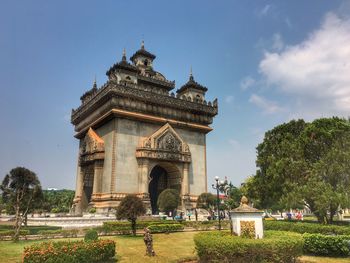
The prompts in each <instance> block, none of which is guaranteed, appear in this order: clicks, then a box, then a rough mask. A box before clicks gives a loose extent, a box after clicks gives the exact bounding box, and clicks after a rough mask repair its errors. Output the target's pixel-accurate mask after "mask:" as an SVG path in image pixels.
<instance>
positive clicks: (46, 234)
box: [38, 229, 79, 238]
mask: <svg viewBox="0 0 350 263" xmlns="http://www.w3.org/2000/svg"><path fill="white" fill-rule="evenodd" d="M78 232H79V230H78V229H58V230H40V231H38V235H42V236H43V238H54V237H55V236H61V235H62V236H63V237H77V236H78Z"/></svg>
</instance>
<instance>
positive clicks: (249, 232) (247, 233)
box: [240, 221, 255, 238]
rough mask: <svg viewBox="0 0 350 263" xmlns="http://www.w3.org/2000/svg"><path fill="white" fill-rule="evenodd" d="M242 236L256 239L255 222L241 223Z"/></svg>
mask: <svg viewBox="0 0 350 263" xmlns="http://www.w3.org/2000/svg"><path fill="white" fill-rule="evenodd" d="M240 223H241V236H242V237H245V238H255V221H241V222H240Z"/></svg>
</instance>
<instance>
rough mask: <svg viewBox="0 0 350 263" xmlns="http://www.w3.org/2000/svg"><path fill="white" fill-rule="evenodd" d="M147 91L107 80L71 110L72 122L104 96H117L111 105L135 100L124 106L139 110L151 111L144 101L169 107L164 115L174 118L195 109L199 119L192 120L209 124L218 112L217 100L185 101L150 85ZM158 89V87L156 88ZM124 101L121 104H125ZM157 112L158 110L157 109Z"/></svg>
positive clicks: (181, 116) (94, 106) (103, 98)
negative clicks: (89, 97) (144, 105)
mask: <svg viewBox="0 0 350 263" xmlns="http://www.w3.org/2000/svg"><path fill="white" fill-rule="evenodd" d="M148 89H150V90H149V91H146V90H143V89H140V88H136V87H130V86H125V85H118V84H117V83H113V82H108V83H107V84H105V85H104V86H102V87H101V88H100V89H99V90H98V91H97V92H96V94H95V95H94V97H93V98H91V99H90V100H89V101H88V102H86V103H84V104H83V105H81V106H80V107H79V108H78V109H76V110H72V119H71V121H72V123H73V124H75V125H76V124H77V123H78V122H79V120H80V119H81V118H84V116H85V115H86V114H89V113H91V111H92V110H93V109H94V108H96V106H98V105H97V104H100V103H104V102H105V98H107V97H117V98H118V100H116V101H115V102H116V103H113V104H111V106H112V107H121V106H123V105H120V104H121V103H122V101H125V102H131V101H137V102H138V104H135V107H133V108H131V106H132V105H131V103H129V104H128V105H125V106H126V108H130V109H131V110H136V111H140V112H149V113H153V111H154V109H155V108H154V107H153V106H152V107H151V109H149V108H148V107H147V108H144V107H143V106H141V105H143V104H144V103H146V104H147V105H154V106H155V107H157V108H158V106H159V107H161V108H162V109H169V110H170V109H171V110H170V111H168V112H167V113H166V114H165V115H169V117H172V118H175V119H184V117H185V116H188V114H182V113H181V112H187V113H188V112H189V111H191V112H192V111H196V112H197V113H196V116H200V117H201V118H199V119H193V118H192V117H191V118H190V119H191V120H192V119H193V120H192V121H194V122H199V123H207V124H210V123H211V122H212V117H213V116H215V115H216V114H217V112H218V106H217V100H215V101H214V102H213V104H212V103H210V102H208V103H206V104H204V102H202V103H197V102H191V101H187V100H184V99H181V98H177V97H174V96H172V95H171V94H159V93H157V92H153V90H151V87H148ZM157 90H158V89H157ZM125 102H124V103H123V104H125ZM150 103H151V104H150ZM157 112H158V111H157Z"/></svg>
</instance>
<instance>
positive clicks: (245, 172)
mask: <svg viewBox="0 0 350 263" xmlns="http://www.w3.org/2000/svg"><path fill="white" fill-rule="evenodd" d="M349 14H350V2H349V1H336V0H334V1H326V0H324V1H319V0H317V1H316V0H315V1H301V0H300V1H46V0H45V1H40V0H39V1H4V0H2V1H1V8H0V90H1V96H0V127H1V129H0V138H1V139H2V143H1V146H0V179H1V178H2V177H3V176H4V175H5V174H6V173H7V172H8V171H9V170H10V169H11V168H13V167H16V166H25V167H27V168H29V169H31V170H33V171H35V172H36V173H37V174H38V176H39V178H40V180H41V182H42V185H43V187H45V188H46V187H57V188H70V189H74V187H75V176H76V174H75V171H76V161H77V153H78V141H77V140H76V139H75V138H74V137H73V135H74V131H73V126H72V125H71V124H70V112H71V109H72V108H76V107H78V106H79V103H80V100H79V98H80V96H81V95H82V94H83V93H84V92H85V91H86V90H88V89H90V88H91V86H92V83H93V80H94V76H95V75H96V78H97V84H98V85H102V84H103V83H105V82H106V80H107V78H106V76H105V72H106V70H107V69H108V68H109V67H110V66H111V65H112V64H113V63H115V62H116V61H118V60H120V59H121V56H122V50H123V48H126V51H127V54H128V56H130V55H132V53H133V52H134V51H136V50H137V49H138V48H139V47H140V42H141V40H142V39H144V40H145V47H146V49H147V50H149V51H151V52H152V53H154V54H156V55H157V58H156V60H155V62H154V67H155V69H156V70H158V71H160V72H162V73H163V74H164V75H165V76H166V77H167V78H168V79H170V80H175V81H176V87H177V88H178V87H180V86H181V85H182V84H183V83H185V82H186V81H187V79H188V75H189V70H190V67H191V66H192V68H193V73H194V77H195V80H196V81H198V82H199V83H201V84H202V85H205V86H207V87H208V89H209V91H208V93H207V99H209V100H213V99H214V98H218V100H219V115H218V116H217V117H216V118H215V120H214V123H213V128H214V131H213V132H211V133H210V134H208V138H207V144H208V146H207V150H208V154H207V156H208V176H209V185H210V184H211V181H213V178H214V177H215V176H219V177H221V178H223V177H225V176H227V177H228V179H229V180H231V181H232V182H233V183H234V184H235V185H239V184H240V183H242V182H243V181H244V180H245V178H247V177H248V176H249V175H251V174H254V173H255V157H256V156H255V155H256V153H255V147H256V146H257V145H258V143H259V142H261V141H262V139H263V135H264V132H265V131H267V130H269V129H271V128H273V127H274V126H275V125H277V124H279V123H282V122H285V121H289V120H291V119H293V118H304V119H307V120H312V119H314V118H318V117H325V116H333V115H337V116H343V117H347V116H349V110H350V64H349V63H350V62H349V61H350V19H349Z"/></svg>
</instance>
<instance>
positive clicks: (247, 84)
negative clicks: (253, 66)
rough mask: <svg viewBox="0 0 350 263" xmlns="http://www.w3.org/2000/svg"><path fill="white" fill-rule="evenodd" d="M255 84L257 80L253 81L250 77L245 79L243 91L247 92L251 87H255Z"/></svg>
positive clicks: (242, 85) (242, 84)
mask: <svg viewBox="0 0 350 263" xmlns="http://www.w3.org/2000/svg"><path fill="white" fill-rule="evenodd" d="M254 84H255V79H253V78H252V77H250V76H248V77H245V78H244V79H243V80H242V81H241V83H240V87H241V89H242V90H246V89H248V88H250V87H251V86H253V85H254Z"/></svg>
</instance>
